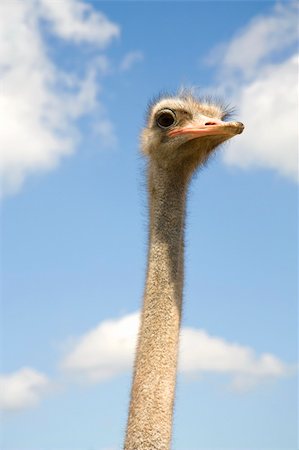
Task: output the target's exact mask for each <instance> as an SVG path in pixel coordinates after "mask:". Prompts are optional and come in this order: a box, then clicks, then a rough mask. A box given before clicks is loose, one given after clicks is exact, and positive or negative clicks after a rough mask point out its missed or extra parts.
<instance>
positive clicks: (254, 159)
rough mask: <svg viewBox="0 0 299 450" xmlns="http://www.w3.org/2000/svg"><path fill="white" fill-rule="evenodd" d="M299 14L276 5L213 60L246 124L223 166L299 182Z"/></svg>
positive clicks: (293, 7) (290, 4) (291, 5)
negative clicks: (265, 171) (257, 169)
mask: <svg viewBox="0 0 299 450" xmlns="http://www.w3.org/2000/svg"><path fill="white" fill-rule="evenodd" d="M297 12H298V5H297V3H293V2H286V3H284V4H277V5H275V6H274V8H273V10H272V12H271V13H270V14H269V15H268V16H259V17H256V18H254V20H252V21H251V22H250V23H249V24H248V25H247V26H246V27H245V28H244V29H243V30H241V31H240V32H239V33H238V34H237V35H236V36H235V37H234V38H233V39H232V40H231V41H230V42H228V43H226V44H222V45H221V46H220V47H218V48H216V49H214V51H212V53H211V55H210V62H212V64H215V65H217V66H218V70H219V73H218V78H219V82H218V83H219V84H220V86H221V87H222V91H223V92H224V93H225V94H226V95H227V96H228V97H230V98H231V99H232V100H233V101H234V102H235V104H236V105H237V108H238V118H239V120H241V121H243V122H244V124H245V131H244V133H243V134H242V136H240V138H238V139H234V140H232V142H231V143H230V144H229V145H228V146H227V147H226V149H225V151H224V153H223V154H224V161H225V163H226V164H228V165H231V166H237V167H241V168H251V167H261V168H270V169H273V170H275V171H276V172H278V173H279V174H280V175H283V176H285V177H288V178H289V179H291V180H297V176H298V156H297V148H298V79H297V77H298V55H297V54H296V53H295V52H296V50H295V48H296V42H297V36H298V31H297Z"/></svg>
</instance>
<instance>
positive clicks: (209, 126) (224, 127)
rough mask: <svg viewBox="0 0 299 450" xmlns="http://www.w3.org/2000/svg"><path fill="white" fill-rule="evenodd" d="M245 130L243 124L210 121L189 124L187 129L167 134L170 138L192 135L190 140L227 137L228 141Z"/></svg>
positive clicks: (176, 129)
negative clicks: (206, 137) (219, 136)
mask: <svg viewBox="0 0 299 450" xmlns="http://www.w3.org/2000/svg"><path fill="white" fill-rule="evenodd" d="M243 130H244V125H243V124H242V123H241V122H223V121H222V120H219V119H210V118H209V119H208V120H207V121H206V122H205V123H200V124H196V123H194V124H189V125H186V126H185V127H181V128H174V129H173V130H171V131H169V132H168V133H167V134H168V136H169V137H175V136H183V135H190V139H194V138H197V137H201V136H216V135H221V136H227V139H229V138H230V137H233V136H235V135H236V134H241V133H242V132H243Z"/></svg>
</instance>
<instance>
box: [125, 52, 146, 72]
mask: <svg viewBox="0 0 299 450" xmlns="http://www.w3.org/2000/svg"><path fill="white" fill-rule="evenodd" d="M143 58H144V56H143V53H142V52H140V51H134V52H129V53H127V54H126V55H125V56H124V58H123V60H122V62H121V64H120V70H121V71H123V72H124V71H127V70H130V69H131V67H132V66H133V65H134V64H135V63H136V62H139V61H143Z"/></svg>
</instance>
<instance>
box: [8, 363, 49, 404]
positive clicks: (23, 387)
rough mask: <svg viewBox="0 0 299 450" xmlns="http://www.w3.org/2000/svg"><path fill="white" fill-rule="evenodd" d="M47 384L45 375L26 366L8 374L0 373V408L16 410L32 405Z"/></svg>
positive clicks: (37, 400)
mask: <svg viewBox="0 0 299 450" xmlns="http://www.w3.org/2000/svg"><path fill="white" fill-rule="evenodd" d="M49 384H50V383H49V380H48V378H47V377H46V376H45V375H43V374H42V373H40V372H37V371H36V370H33V369H30V368H28V367H24V368H22V369H20V370H18V371H17V372H14V373H11V374H9V375H0V408H1V409H3V410H5V411H18V410H22V409H26V408H31V407H34V406H36V405H38V403H39V401H40V398H41V395H42V394H43V393H44V392H45V390H46V389H47V388H48V387H49Z"/></svg>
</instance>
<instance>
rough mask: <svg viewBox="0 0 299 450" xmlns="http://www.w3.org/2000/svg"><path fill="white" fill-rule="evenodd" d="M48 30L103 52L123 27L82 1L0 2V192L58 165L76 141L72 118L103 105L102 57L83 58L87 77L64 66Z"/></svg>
mask: <svg viewBox="0 0 299 450" xmlns="http://www.w3.org/2000/svg"><path fill="white" fill-rule="evenodd" d="M45 27H48V31H49V32H51V33H52V34H55V36H56V37H58V38H60V39H63V40H67V41H69V42H70V43H72V45H76V44H78V43H81V44H85V45H86V44H93V45H94V46H97V47H100V48H101V49H103V48H104V47H106V46H107V45H108V44H109V43H110V42H111V41H112V39H114V38H115V37H117V36H118V35H119V33H120V29H119V27H118V25H116V24H114V23H112V22H111V21H109V20H108V18H106V17H105V16H104V15H103V14H101V13H100V12H98V11H94V10H93V9H92V7H91V6H90V5H88V4H85V3H84V2H82V1H80V0H66V1H64V2H53V1H50V0H39V1H37V2H36V1H34V0H28V1H26V2H1V4H0V82H1V102H0V115H1V121H0V140H1V151H0V175H1V179H2V186H1V187H2V193H7V192H15V191H17V190H18V189H19V188H20V186H21V185H22V183H23V182H24V180H25V178H26V176H28V175H29V174H31V173H34V172H37V171H43V170H49V169H52V168H53V167H55V166H57V164H58V163H59V161H60V159H61V158H62V157H64V156H66V155H70V154H71V153H72V152H73V151H74V149H75V146H76V144H77V141H78V132H76V131H75V127H74V124H75V121H76V119H78V118H80V117H81V116H83V115H85V114H88V113H90V112H91V111H93V110H95V109H96V108H99V106H100V105H99V102H98V98H97V94H98V84H97V82H96V81H97V80H96V76H97V73H103V72H104V71H105V70H107V59H106V58H105V56H104V55H101V56H99V57H97V58H95V59H92V57H90V58H89V59H88V60H87V62H85V63H83V62H82V67H83V69H85V76H78V75H76V72H75V70H72V68H70V69H69V70H68V72H67V73H66V72H64V71H62V70H61V69H60V68H59V67H58V65H57V63H55V62H54V59H53V58H51V57H50V53H49V51H48V48H47V44H46V38H45V36H44V34H43V32H42V31H43V30H44V29H45Z"/></svg>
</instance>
